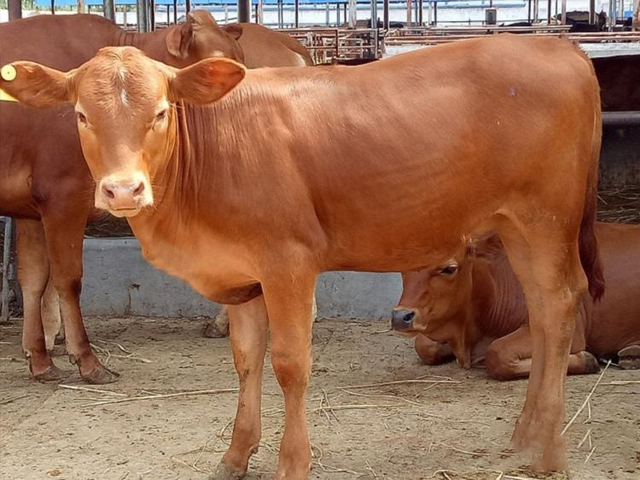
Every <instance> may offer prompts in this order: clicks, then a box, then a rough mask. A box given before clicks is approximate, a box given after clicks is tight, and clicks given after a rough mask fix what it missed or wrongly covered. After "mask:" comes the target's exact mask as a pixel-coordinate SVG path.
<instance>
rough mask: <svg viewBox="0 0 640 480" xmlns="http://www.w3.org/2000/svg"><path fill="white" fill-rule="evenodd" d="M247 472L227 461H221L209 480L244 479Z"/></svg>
mask: <svg viewBox="0 0 640 480" xmlns="http://www.w3.org/2000/svg"><path fill="white" fill-rule="evenodd" d="M246 474H247V472H243V471H242V470H236V469H235V468H233V467H230V466H229V465H227V464H226V463H222V462H221V463H220V464H219V465H218V468H216V473H214V474H213V475H212V476H210V477H209V480H242V479H243V478H244V477H245V475H246Z"/></svg>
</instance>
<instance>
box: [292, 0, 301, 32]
mask: <svg viewBox="0 0 640 480" xmlns="http://www.w3.org/2000/svg"><path fill="white" fill-rule="evenodd" d="M293 8H294V10H295V12H294V15H295V17H294V22H293V27H294V28H300V0H295V2H294V3H293Z"/></svg>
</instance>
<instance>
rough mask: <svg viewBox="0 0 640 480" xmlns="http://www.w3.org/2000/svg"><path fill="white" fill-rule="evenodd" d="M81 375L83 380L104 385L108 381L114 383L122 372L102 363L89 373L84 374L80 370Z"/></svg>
mask: <svg viewBox="0 0 640 480" xmlns="http://www.w3.org/2000/svg"><path fill="white" fill-rule="evenodd" d="M80 376H81V377H82V380H84V381H85V382H87V383H90V384H92V385H104V384H106V383H113V382H115V381H117V380H118V377H120V374H119V373H117V372H114V371H113V370H109V369H108V368H107V367H105V366H104V365H100V366H98V367H96V368H94V369H93V370H91V371H90V372H89V373H86V374H83V373H82V372H80Z"/></svg>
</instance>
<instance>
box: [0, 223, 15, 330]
mask: <svg viewBox="0 0 640 480" xmlns="http://www.w3.org/2000/svg"><path fill="white" fill-rule="evenodd" d="M0 219H2V220H3V221H4V245H3V250H2V272H1V273H2V291H1V293H0V322H6V321H7V320H9V293H10V292H9V264H10V263H11V237H12V233H13V232H12V227H13V225H12V224H13V222H12V221H11V218H9V217H0Z"/></svg>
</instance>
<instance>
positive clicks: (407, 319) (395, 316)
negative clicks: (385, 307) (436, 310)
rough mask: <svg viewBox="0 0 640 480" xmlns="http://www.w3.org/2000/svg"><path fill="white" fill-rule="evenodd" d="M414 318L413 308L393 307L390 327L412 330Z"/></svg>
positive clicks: (400, 330)
mask: <svg viewBox="0 0 640 480" xmlns="http://www.w3.org/2000/svg"><path fill="white" fill-rule="evenodd" d="M415 318H416V310H415V309H408V308H394V309H393V313H392V314H391V327H392V328H393V329H394V330H397V331H399V332H403V331H409V330H413V322H414V320H415Z"/></svg>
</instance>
